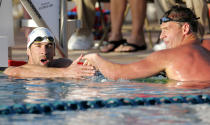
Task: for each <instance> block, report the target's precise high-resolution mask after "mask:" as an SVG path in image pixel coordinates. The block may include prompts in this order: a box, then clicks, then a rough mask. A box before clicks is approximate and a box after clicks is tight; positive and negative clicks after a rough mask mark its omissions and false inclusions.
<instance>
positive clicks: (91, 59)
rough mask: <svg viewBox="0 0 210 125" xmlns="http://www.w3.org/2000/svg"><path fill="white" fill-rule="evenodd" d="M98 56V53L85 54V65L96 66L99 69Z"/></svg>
mask: <svg viewBox="0 0 210 125" xmlns="http://www.w3.org/2000/svg"><path fill="white" fill-rule="evenodd" d="M96 56H99V55H98V54H97V53H91V54H87V55H85V56H83V57H82V59H83V60H84V63H83V65H87V66H94V67H95V68H96V69H98V66H97V62H96V60H95V59H96V58H95V57H96Z"/></svg>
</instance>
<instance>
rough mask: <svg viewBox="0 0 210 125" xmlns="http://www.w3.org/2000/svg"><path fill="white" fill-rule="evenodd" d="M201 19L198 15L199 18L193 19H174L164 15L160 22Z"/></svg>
mask: <svg viewBox="0 0 210 125" xmlns="http://www.w3.org/2000/svg"><path fill="white" fill-rule="evenodd" d="M198 19H200V17H197V18H192V19H188V18H186V19H179V20H174V19H171V18H170V17H163V18H161V19H160V24H162V23H165V22H169V21H175V22H192V21H196V20H198Z"/></svg>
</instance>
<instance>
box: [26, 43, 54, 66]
mask: <svg viewBox="0 0 210 125" xmlns="http://www.w3.org/2000/svg"><path fill="white" fill-rule="evenodd" d="M27 54H28V56H29V63H30V64H36V65H41V66H48V65H49V63H50V62H52V60H53V57H54V56H55V46H54V43H53V42H47V41H46V42H43V41H42V42H34V43H33V44H32V45H31V47H30V48H28V49H27Z"/></svg>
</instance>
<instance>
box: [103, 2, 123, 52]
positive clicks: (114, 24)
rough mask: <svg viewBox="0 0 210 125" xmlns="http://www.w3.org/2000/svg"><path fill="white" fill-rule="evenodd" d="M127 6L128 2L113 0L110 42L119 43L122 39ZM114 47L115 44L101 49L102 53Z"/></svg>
mask: <svg viewBox="0 0 210 125" xmlns="http://www.w3.org/2000/svg"><path fill="white" fill-rule="evenodd" d="M126 4H127V1H126V0H111V33H110V34H109V35H110V36H109V39H108V40H109V41H119V40H121V39H122V32H121V28H122V25H123V21H124V12H125V9H126ZM113 47H114V45H113V44H109V45H107V46H104V47H101V51H102V52H108V51H109V50H111V49H112V48H113Z"/></svg>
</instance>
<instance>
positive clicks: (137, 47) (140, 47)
mask: <svg viewBox="0 0 210 125" xmlns="http://www.w3.org/2000/svg"><path fill="white" fill-rule="evenodd" d="M123 46H130V47H132V48H133V49H132V50H128V51H120V52H137V51H139V50H146V49H147V46H146V45H142V46H138V45H135V44H131V43H128V42H126V43H124V44H123Z"/></svg>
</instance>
